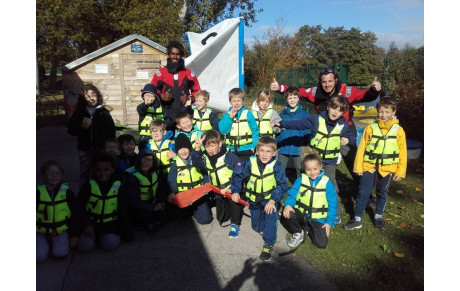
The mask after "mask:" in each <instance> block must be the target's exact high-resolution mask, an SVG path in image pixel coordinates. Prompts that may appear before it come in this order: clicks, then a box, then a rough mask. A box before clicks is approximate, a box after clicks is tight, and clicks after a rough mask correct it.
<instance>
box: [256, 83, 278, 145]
mask: <svg viewBox="0 0 460 291" xmlns="http://www.w3.org/2000/svg"><path fill="white" fill-rule="evenodd" d="M251 112H252V114H253V115H254V118H255V119H256V122H257V126H258V127H259V138H260V137H262V136H269V137H272V138H273V137H275V134H278V133H279V132H280V131H281V129H280V128H279V127H275V128H272V127H271V126H270V124H273V123H277V122H280V121H281V117H280V116H279V115H278V112H276V110H274V109H273V104H272V102H271V96H270V91H268V89H265V88H264V89H262V90H260V91H259V93H258V94H257V100H256V101H254V103H253V104H252V108H251Z"/></svg>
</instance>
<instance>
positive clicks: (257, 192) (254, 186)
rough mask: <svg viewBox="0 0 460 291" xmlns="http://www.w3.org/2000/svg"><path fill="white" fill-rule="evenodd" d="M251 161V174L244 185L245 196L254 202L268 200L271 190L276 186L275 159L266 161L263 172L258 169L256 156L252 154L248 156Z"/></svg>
mask: <svg viewBox="0 0 460 291" xmlns="http://www.w3.org/2000/svg"><path fill="white" fill-rule="evenodd" d="M249 160H250V161H251V176H250V177H249V181H248V183H247V185H246V196H247V197H248V198H249V199H250V200H251V201H252V202H255V203H258V202H260V201H261V200H268V199H270V197H271V196H272V192H273V190H274V189H275V188H276V178H275V170H274V168H275V163H276V160H273V161H272V162H270V163H268V164H267V165H266V166H265V169H264V171H263V173H262V174H261V173H260V171H259V166H258V165H257V157H255V156H252V157H250V158H249Z"/></svg>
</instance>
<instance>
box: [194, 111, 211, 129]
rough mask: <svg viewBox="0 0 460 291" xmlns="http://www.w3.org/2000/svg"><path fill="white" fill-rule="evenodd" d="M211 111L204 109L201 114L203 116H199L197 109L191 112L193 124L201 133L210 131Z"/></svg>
mask: <svg viewBox="0 0 460 291" xmlns="http://www.w3.org/2000/svg"><path fill="white" fill-rule="evenodd" d="M211 112H212V109H211V108H206V111H205V112H204V113H203V116H200V113H199V112H198V109H194V110H193V124H195V125H196V127H198V129H199V130H201V131H206V130H211V129H212V125H211V121H210V116H211Z"/></svg>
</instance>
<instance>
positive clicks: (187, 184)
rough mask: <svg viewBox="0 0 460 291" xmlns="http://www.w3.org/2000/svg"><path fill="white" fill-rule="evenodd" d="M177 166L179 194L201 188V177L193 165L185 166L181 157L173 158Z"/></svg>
mask: <svg viewBox="0 0 460 291" xmlns="http://www.w3.org/2000/svg"><path fill="white" fill-rule="evenodd" d="M174 159H175V161H176V165H177V178H176V182H177V189H178V190H179V192H182V191H185V190H189V189H192V188H195V187H197V186H201V185H202V184H203V175H202V174H201V173H200V171H199V170H198V168H197V167H195V166H193V165H191V164H190V165H186V164H185V162H184V161H183V160H182V158H181V157H179V156H176V157H175V158H174Z"/></svg>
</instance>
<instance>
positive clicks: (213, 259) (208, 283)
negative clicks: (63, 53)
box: [36, 126, 338, 291]
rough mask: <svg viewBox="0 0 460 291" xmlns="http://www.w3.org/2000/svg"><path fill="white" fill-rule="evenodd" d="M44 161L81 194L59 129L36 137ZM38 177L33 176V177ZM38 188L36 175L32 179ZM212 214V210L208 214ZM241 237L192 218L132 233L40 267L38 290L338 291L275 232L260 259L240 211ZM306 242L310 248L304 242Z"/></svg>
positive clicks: (67, 139) (71, 141) (70, 140)
mask: <svg viewBox="0 0 460 291" xmlns="http://www.w3.org/2000/svg"><path fill="white" fill-rule="evenodd" d="M47 159H56V160H57V161H59V162H60V163H61V164H62V165H63V167H64V169H65V171H66V173H65V179H66V180H67V181H69V183H70V187H71V188H72V189H73V190H75V191H76V190H78V175H79V168H78V167H79V166H78V159H77V150H76V139H75V138H74V137H71V136H69V135H68V134H67V133H66V129H65V128H64V127H62V126H56V127H46V128H40V129H39V130H38V131H37V170H38V168H39V167H40V165H41V164H42V163H43V162H44V161H46V160H47ZM37 173H38V172H37ZM37 180H38V181H39V174H37ZM213 212H214V214H215V209H213ZM245 214H246V215H245V216H244V217H243V221H242V226H241V231H240V237H239V238H237V239H229V238H228V237H227V234H228V231H229V228H228V227H221V226H219V224H218V223H217V222H216V221H213V222H212V223H211V224H210V225H205V226H203V225H199V224H197V223H196V222H195V221H194V220H193V219H179V220H175V221H171V222H169V223H167V224H165V225H164V226H163V227H162V228H161V229H160V231H159V232H157V233H156V234H155V235H148V234H146V233H144V232H141V231H136V232H135V235H136V238H135V241H134V242H132V243H121V244H120V247H119V248H118V249H117V250H116V251H113V252H105V251H102V250H101V249H100V248H96V249H95V250H94V251H93V252H92V253H90V254H83V253H79V252H77V251H74V252H73V253H71V254H69V256H67V257H66V258H65V259H62V260H58V259H52V258H51V259H48V260H47V261H45V262H44V263H41V264H37V265H36V267H37V269H36V275H37V279H36V280H37V288H36V289H37V290H47V291H52V290H98V291H99V290H200V291H203V290H337V289H338V288H337V287H336V286H335V285H333V284H332V283H331V282H330V281H328V280H327V279H326V278H325V277H324V276H323V275H322V274H320V273H318V272H316V271H315V270H313V268H312V267H311V265H309V264H308V263H307V262H305V261H304V260H302V259H301V258H298V257H296V256H292V255H287V256H283V257H279V256H278V254H279V253H283V252H286V251H288V250H289V248H288V247H287V246H286V235H287V232H286V231H285V230H284V228H283V227H282V226H281V225H280V226H279V228H278V242H277V243H276V245H275V247H274V251H273V256H272V259H271V260H270V261H269V262H262V261H260V260H259V259H258V256H259V254H260V251H261V248H262V244H263V241H262V238H261V236H260V235H259V234H258V233H256V232H255V231H253V230H252V229H251V226H250V218H249V215H248V214H249V211H248V210H247V208H246V209H245ZM307 243H308V242H307Z"/></svg>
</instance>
